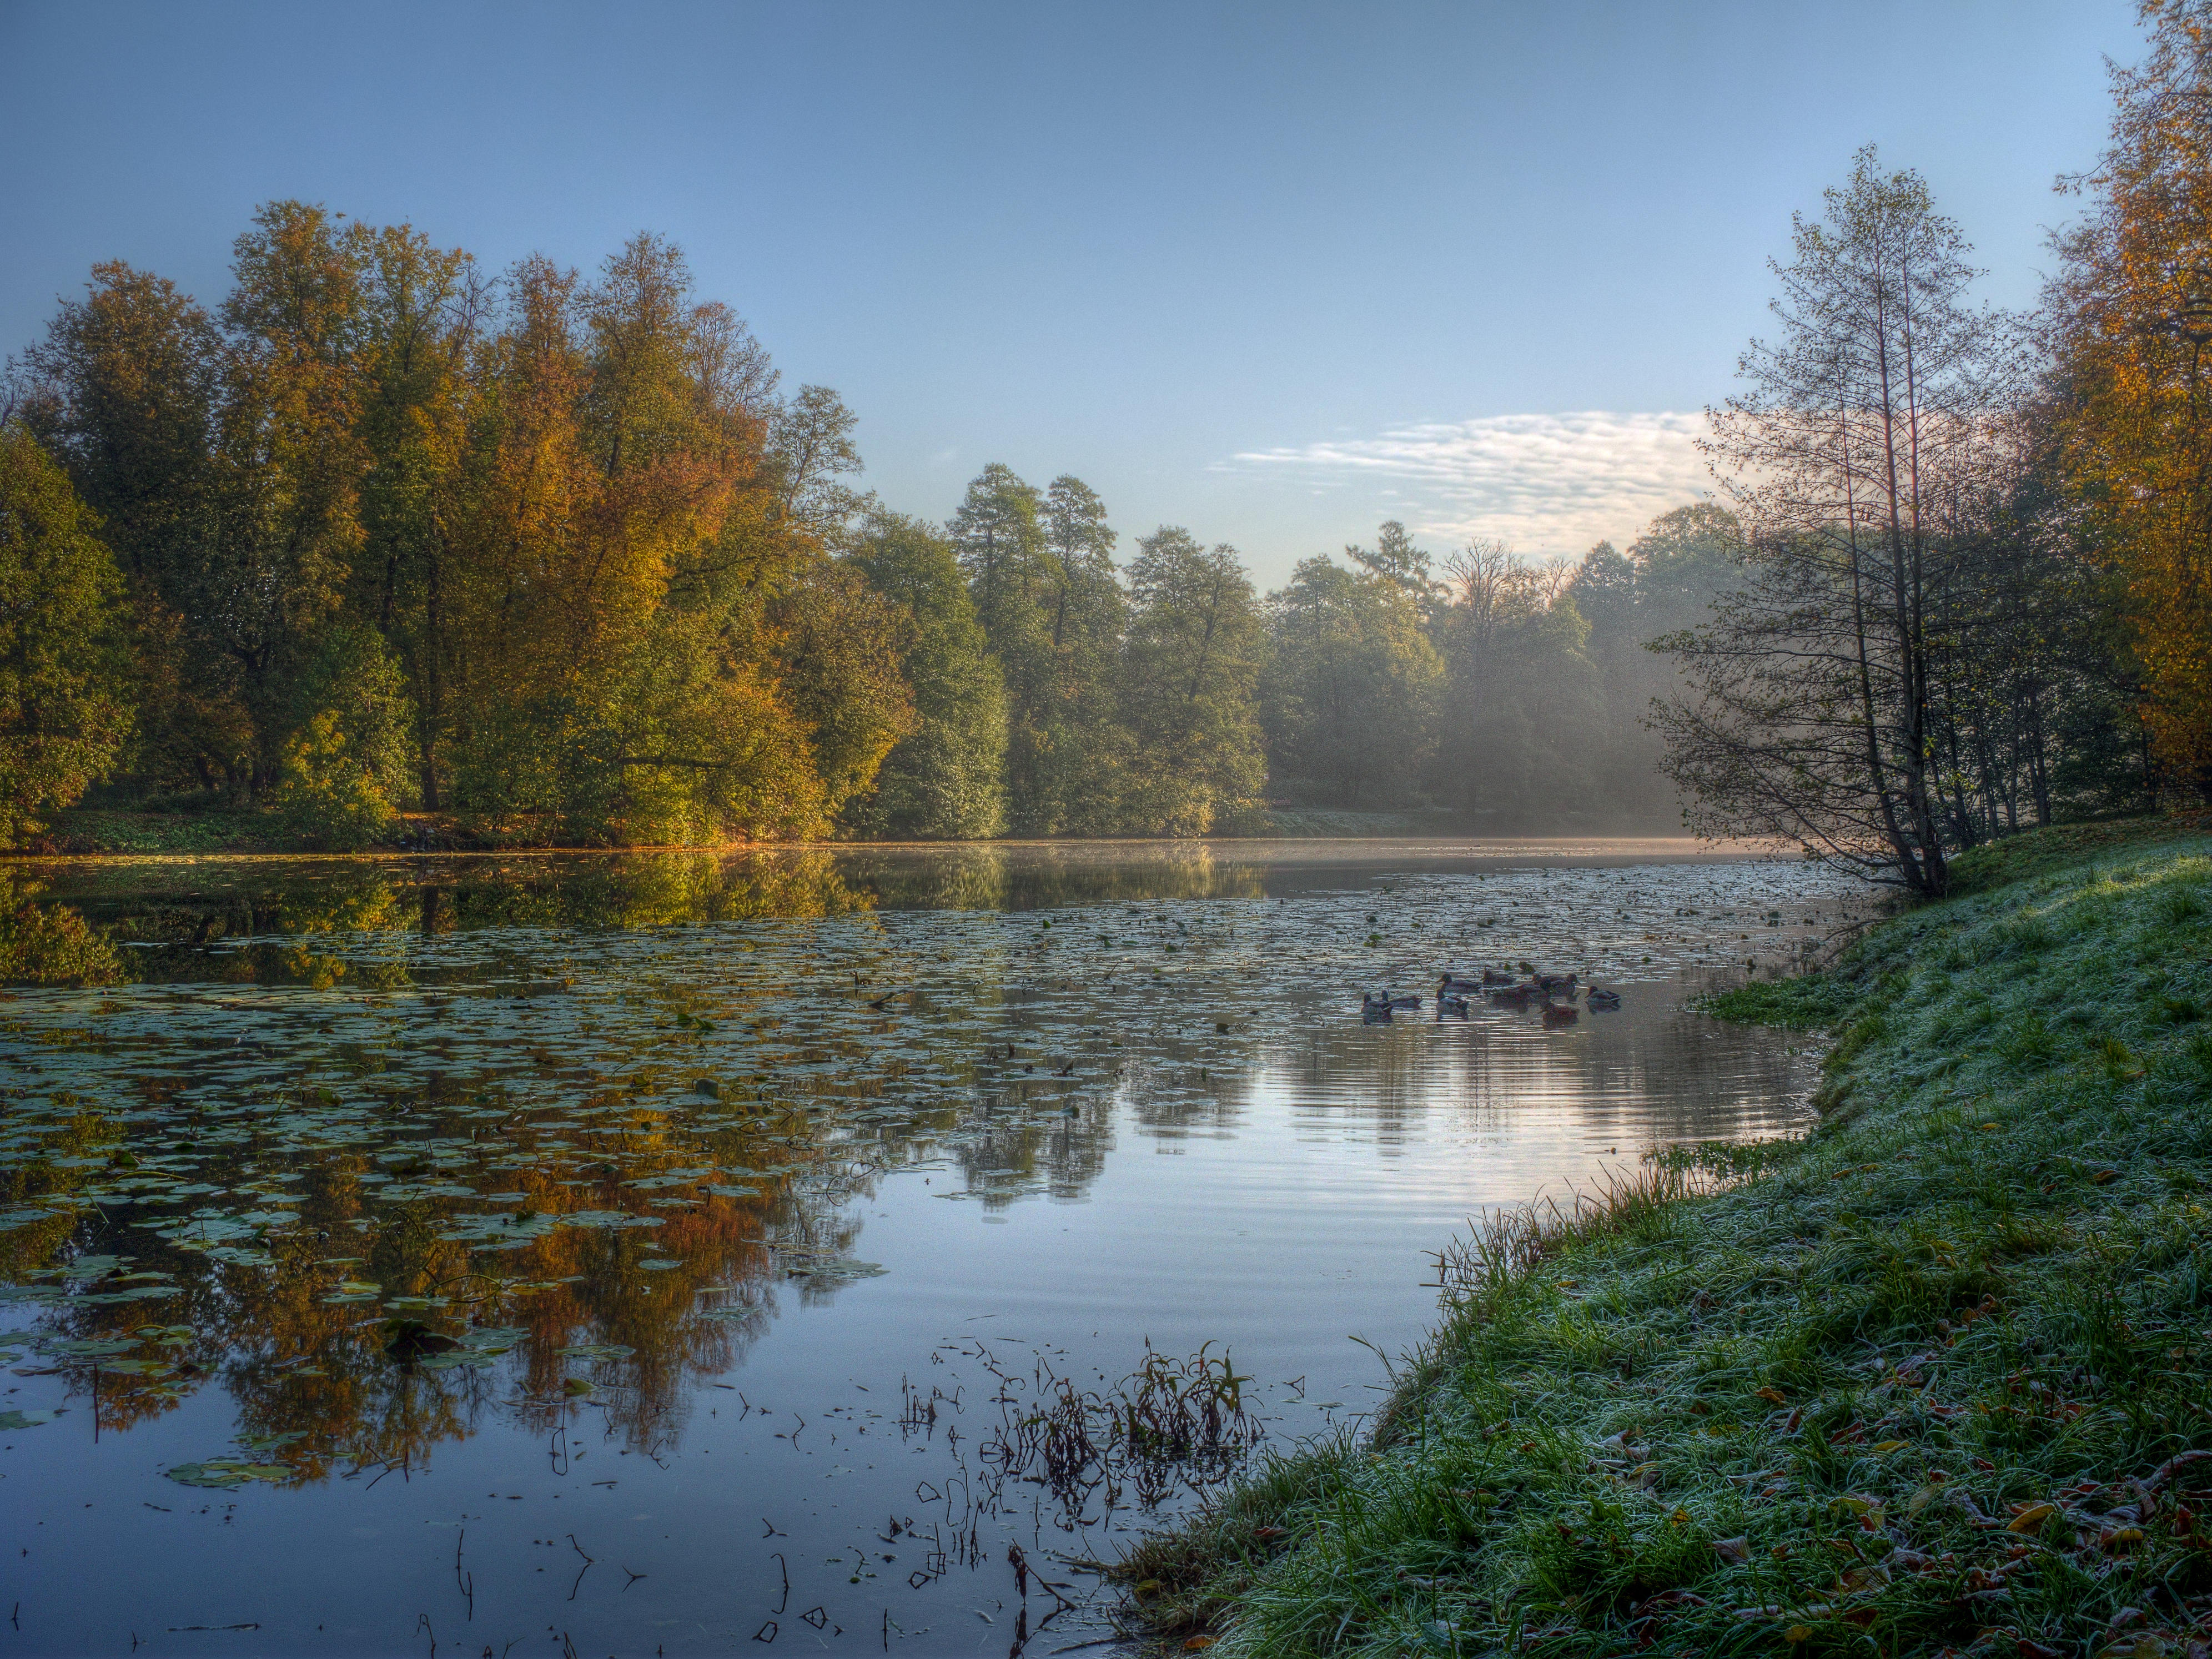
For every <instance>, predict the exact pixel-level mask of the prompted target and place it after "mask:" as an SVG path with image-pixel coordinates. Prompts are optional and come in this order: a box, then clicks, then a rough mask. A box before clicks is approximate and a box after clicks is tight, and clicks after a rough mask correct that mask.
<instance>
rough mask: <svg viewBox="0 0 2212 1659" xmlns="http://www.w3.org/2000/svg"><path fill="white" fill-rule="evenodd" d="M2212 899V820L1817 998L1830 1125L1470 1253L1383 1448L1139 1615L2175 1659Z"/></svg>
mask: <svg viewBox="0 0 2212 1659" xmlns="http://www.w3.org/2000/svg"><path fill="white" fill-rule="evenodd" d="M2208 918H2212V842H2207V841H2203V840H2193V841H2187V842H2177V843H2173V844H2170V845H2166V846H2163V847H2158V848H2150V849H2135V850H2122V851H2120V852H2118V853H2114V854H2109V855H2107V856H2105V857H2103V858H2101V859H2096V860H2090V861H2088V862H2086V863H2077V864H2074V865H2069V866H2064V867H2063V868H2061V869H2058V870H2056V871H2053V872H2047V873H2045V874H2042V875H2039V876H2037V877H2035V878H2031V879H2028V880H2024V881H2020V882H2015V883H2013V884H2009V885H2006V886H2003V887H2001V888H1997V889H1996V890H1990V891H1985V892H1981V893H1977V894H1974V895H1972V896H1966V897H1963V898H1960V899H1956V900H1954V901H1952V902H1948V903H1946V904H1943V905H1939V906H1934V907H1930V908H1924V909H1921V910H1917V911H1915V912H1913V913H1911V914H1910V915H1905V916H1903V917H1900V918H1899V919H1897V920H1895V921H1892V922H1889V923H1887V924H1886V925H1884V926H1883V927H1881V928H1879V929H1877V930H1876V931H1875V932H1874V933H1872V934H1870V935H1869V937H1868V938H1867V939H1865V940H1864V941H1863V942H1862V943H1861V944H1860V945H1859V946H1858V947H1857V949H1855V950H1854V951H1852V952H1851V953H1850V955H1849V956H1848V957H1846V958H1845V959H1844V962H1843V963H1841V964H1840V965H1839V967H1838V969H1837V970H1836V971H1835V972H1834V973H1833V974H1832V975H1830V977H1829V978H1828V980H1827V981H1826V982H1824V983H1820V984H1815V985H1812V986H1807V987H1800V988H1799V989H1798V990H1796V991H1795V992H1793V993H1792V994H1791V997H1792V1000H1793V1001H1794V1006H1795V1007H1796V1011H1797V1012H1801V1013H1805V1014H1809V1015H1810V1016H1812V1017H1814V1018H1819V1019H1821V1020H1822V1021H1824V1022H1833V1023H1834V1024H1837V1026H1838V1029H1839V1030H1840V1033H1841V1035H1840V1037H1839V1040H1838V1042H1837V1044H1836V1047H1835V1048H1834V1051H1833V1053H1832V1056H1831V1058H1830V1060H1829V1062H1828V1066H1827V1070H1826V1078H1825V1081H1824V1085H1823V1091H1824V1096H1825V1100H1824V1104H1825V1106H1826V1121H1824V1122H1823V1123H1822V1124H1821V1126H1820V1127H1819V1128H1818V1129H1817V1130H1816V1131H1815V1132H1814V1133H1813V1134H1812V1135H1811V1136H1810V1137H1808V1139H1804V1140H1802V1141H1796V1142H1790V1143H1784V1144H1776V1145H1769V1146H1763V1147H1757V1148H1751V1149H1742V1150H1739V1151H1736V1152H1712V1153H1709V1154H1707V1155H1705V1156H1704V1157H1702V1158H1683V1159H1677V1160H1675V1161H1674V1162H1672V1163H1669V1164H1660V1165H1655V1166H1651V1167H1650V1168H1648V1169H1647V1170H1646V1171H1645V1172H1644V1176H1642V1177H1641V1178H1640V1179H1639V1181H1638V1182H1637V1183H1636V1184H1635V1186H1634V1187H1633V1188H1623V1189H1621V1190H1620V1192H1618V1193H1616V1194H1614V1196H1613V1200H1612V1201H1611V1202H1609V1203H1607V1204H1606V1205H1603V1206H1596V1207H1593V1208H1589V1209H1586V1210H1585V1211H1584V1212H1583V1213H1582V1214H1581V1215H1580V1216H1579V1217H1577V1218H1575V1219H1574V1220H1573V1221H1572V1223H1571V1225H1560V1224H1559V1223H1558V1222H1556V1221H1554V1222H1553V1224H1552V1225H1548V1226H1544V1227H1536V1226H1534V1225H1529V1226H1524V1227H1522V1228H1521V1229H1520V1230H1519V1231H1510V1232H1509V1233H1508V1235H1506V1236H1505V1237H1503V1239H1502V1240H1501V1242H1500V1243H1499V1244H1498V1247H1497V1248H1495V1249H1492V1250H1491V1251H1490V1252H1489V1253H1488V1254H1487V1255H1484V1256H1481V1257H1479V1258H1477V1257H1470V1258H1469V1260H1468V1261H1467V1262H1465V1263H1464V1264H1462V1265H1463V1267H1464V1269H1465V1272H1464V1274H1463V1283H1462V1288H1461V1291H1460V1293H1459V1295H1458V1296H1457V1298H1456V1301H1455V1305H1454V1306H1452V1307H1451V1308H1450V1309H1449V1311H1448V1313H1447V1315H1446V1316H1445V1318H1444V1320H1443V1324H1442V1327H1441V1328H1440V1329H1439V1330H1438V1332H1437V1334H1436V1336H1435V1337H1434V1338H1433V1340H1431V1344H1430V1345H1429V1346H1428V1348H1427V1350H1426V1351H1425V1352H1424V1353H1423V1354H1421V1355H1420V1356H1419V1358H1418V1360H1417V1362H1416V1363H1415V1364H1414V1365H1413V1369H1412V1371H1411V1373H1410V1374H1409V1375H1408V1376H1406V1377H1405V1378H1404V1379H1403V1381H1402V1384H1401V1389H1400V1390H1399V1392H1398V1394H1397V1395H1396V1397H1395V1400H1394V1401H1393V1402H1392V1404H1391V1407H1390V1408H1389V1411H1388V1412H1387V1413H1385V1415H1384V1417H1383V1421H1382V1424H1381V1426H1380V1427H1379V1429H1378V1430H1377V1431H1376V1434H1375V1436H1374V1437H1372V1439H1371V1440H1369V1441H1365V1442H1360V1441H1355V1440H1352V1439H1349V1438H1347V1439H1344V1440H1340V1441H1336V1442H1333V1443H1327V1444H1323V1445H1320V1446H1316V1447H1314V1448H1312V1449H1309V1450H1307V1451H1305V1452H1304V1453H1302V1454H1300V1455H1296V1456H1291V1457H1285V1458H1282V1459H1279V1460H1278V1461H1276V1462H1273V1463H1271V1464H1270V1465H1268V1466H1267V1468H1263V1469H1261V1470H1259V1471H1257V1472H1256V1473H1255V1474H1254V1476H1253V1477H1252V1479H1251V1480H1249V1481H1248V1482H1247V1483H1246V1484H1245V1485H1244V1486H1243V1487H1242V1488H1240V1489H1239V1490H1237V1492H1234V1493H1233V1494H1232V1495H1231V1496H1230V1497H1229V1498H1227V1499H1226V1500H1225V1501H1224V1502H1223V1503H1221V1504H1218V1505H1217V1506H1216V1507H1215V1508H1214V1509H1213V1510H1212V1511H1211V1512H1210V1513H1209V1514H1207V1515H1206V1516H1204V1517H1202V1518H1201V1519H1200V1521H1199V1522H1197V1523H1195V1524H1194V1525H1193V1526H1191V1527H1189V1528H1186V1529H1185V1530H1183V1531H1182V1532H1180V1533H1177V1534H1171V1535H1169V1536H1166V1537H1163V1538H1161V1539H1158V1540H1156V1541H1152V1543H1150V1544H1148V1545H1147V1546H1146V1547H1145V1548H1144V1550H1143V1551H1142V1552H1141V1553H1139V1555H1138V1556H1136V1557H1135V1558H1133V1559H1132V1561H1131V1562H1130V1563H1129V1564H1128V1573H1129V1577H1130V1579H1131V1581H1132V1584H1133V1592H1134V1595H1135V1599H1136V1603H1137V1606H1138V1607H1139V1609H1140V1611H1141V1613H1142V1615H1143V1617H1144V1618H1145V1619H1146V1620H1147V1621H1148V1622H1149V1623H1150V1625H1151V1626H1152V1629H1153V1630H1154V1631H1155V1632H1157V1633H1158V1635H1159V1636H1160V1637H1161V1638H1163V1639H1164V1641H1165V1642H1167V1643H1168V1644H1170V1645H1173V1646H1176V1647H1182V1646H1188V1647H1203V1646H1206V1645H1208V1644H1209V1643H1210V1642H1212V1643H1213V1644H1214V1645H1213V1651H1214V1654H1215V1655H1216V1656H1217V1659H1225V1656H1231V1655H1245V1654H1249V1655H1266V1656H1268V1659H1281V1656H1293V1655H1301V1654H1351V1655H1370V1654H1371V1655H1383V1654H1390V1655H1401V1654H1402V1655H1413V1654H1449V1655H1466V1656H1474V1655H1487V1654H1491V1653H1493V1652H1498V1651H1516V1652H1521V1653H1534V1654H1551V1655H1569V1654H1577V1655H1579V1654H1615V1653H1622V1652H1628V1651H1633V1650H1638V1649H1639V1648H1640V1649H1642V1650H1645V1651H1649V1652H1653V1653H1662V1654H1666V1653H1680V1654H1701V1655H1703V1654H1720V1653H1733V1652H1774V1651H1778V1650H1785V1649H1791V1648H1794V1649H1795V1650H1798V1651H1802V1652H1806V1653H1825V1652H1846V1651H1848V1652H1851V1653H1861V1654H1863V1653H1872V1652H1880V1653H1883V1654H1912V1653H1929V1654H1933V1653H1937V1652H1940V1651H1942V1650H1944V1649H1947V1648H1950V1649H1957V1650H1972V1651H1976V1652H2002V1653H2004V1654H2007V1655H2010V1654H2015V1653H2020V1654H2028V1655H2034V1654H2041V1653H2069V1654H2070V1653H2089V1652H2092V1651H2098V1652H2106V1653H2110V1652H2116V1651H2117V1652H2131V1651H2133V1652H2142V1653H2150V1652H2162V1651H2169V1650H2172V1651H2179V1650H2180V1648H2179V1646H2173V1647H2168V1646H2164V1645H2160V1644H2166V1643H2176V1644H2178V1643H2179V1642H2180V1641H2182V1640H2183V1638H2184V1633H2185V1632H2192V1631H2197V1632H2202V1631H2203V1630H2205V1629H2212V1451H2206V1450H2205V1449H2207V1448H2212V1021H2208V1019H2207V1018H2206V1016H2207V1013H2208V1011H2212V961H2208V958H2212V921H2208ZM1743 1012H1761V1011H1758V1010H1750V1009H1747V1010H1744V1011H1743ZM1763 1012H1765V1013H1766V1014H1767V1015H1769V1016H1770V1017H1772V1016H1774V1015H1775V1014H1777V1013H1778V1012H1780V1013H1783V1014H1784V1015H1786V1014H1787V1013H1789V1012H1790V1007H1789V1006H1784V1007H1782V1008H1780V1009H1778V1008H1777V1006H1775V1003H1774V1000H1772V999H1769V1000H1768V1001H1767V1003H1766V1005H1765V1008H1764V1009H1763ZM2200 1457H2201V1458H2202V1460H2203V1461H2201V1462H2200V1461H2199V1459H2200ZM1214 1638H1218V1642H1216V1641H1215V1640H1214Z"/></svg>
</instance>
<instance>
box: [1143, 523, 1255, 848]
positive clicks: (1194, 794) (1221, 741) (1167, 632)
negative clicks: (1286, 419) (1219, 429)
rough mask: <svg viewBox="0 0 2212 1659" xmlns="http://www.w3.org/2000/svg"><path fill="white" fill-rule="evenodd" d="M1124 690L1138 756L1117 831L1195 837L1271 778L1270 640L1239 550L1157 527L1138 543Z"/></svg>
mask: <svg viewBox="0 0 2212 1659" xmlns="http://www.w3.org/2000/svg"><path fill="white" fill-rule="evenodd" d="M1137 549H1138V552H1137V557H1136V559H1135V560H1134V561H1133V562H1132V563H1131V564H1130V566H1129V596H1130V617H1129V631H1128V639H1127V645H1126V647H1125V648H1124V651H1123V654H1122V665H1121V692H1122V708H1123V717H1124V719H1125V720H1126V721H1127V726H1128V731H1129V735H1130V739H1131V743H1132V744H1133V758H1132V763H1131V767H1130V772H1129V776H1128V780H1127V784H1126V786H1125V789H1124V793H1123V797H1122V802H1121V812H1120V821H1121V828H1122V829H1124V830H1125V831H1127V832H1133V833H1135V834H1139V835H1160V836H1202V835H1204V834H1206V832H1207V831H1208V830H1209V829H1212V828H1214V827H1215V825H1216V824H1218V823H1221V822H1222V821H1223V820H1224V819H1225V818H1226V817H1229V816H1230V815H1231V814H1233V813H1236V812H1237V811H1243V810H1244V809H1246V808H1249V806H1251V805H1253V804H1254V803H1255V800H1256V799H1257V797H1258V795H1259V793H1260V790H1261V785H1262V784H1263V783H1264V782H1265V781H1266V778H1267V760H1266V752H1265V743H1264V739H1263V738H1262V736H1261V729H1260V720H1259V708H1258V703H1257V698H1256V691H1257V687H1258V681H1259V676H1260V667H1261V656H1262V653H1263V652H1264V649H1265V644H1266V636H1265V632H1264V629H1263V627H1262V624H1261V616H1260V607H1259V603H1258V601H1257V599H1256V598H1255V595H1254V593H1253V592H1252V583H1251V580H1250V579H1249V577H1248V576H1247V575H1246V574H1244V569H1243V565H1241V564H1240V563H1239V562H1237V550H1235V549H1234V548H1231V547H1228V546H1225V545H1224V546H1217V547H1215V548H1213V549H1212V550H1206V549H1205V548H1201V547H1200V545H1199V544H1198V543H1197V542H1196V541H1195V540H1194V539H1193V538H1192V537H1191V535H1190V532H1188V531H1186V530H1181V529H1175V528H1168V527H1163V528H1162V529H1160V530H1158V531H1156V532H1153V533H1152V535H1150V536H1146V537H1145V538H1141V539H1140V540H1139V542H1138V544H1137Z"/></svg>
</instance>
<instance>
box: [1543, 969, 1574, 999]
mask: <svg viewBox="0 0 2212 1659" xmlns="http://www.w3.org/2000/svg"><path fill="white" fill-rule="evenodd" d="M1575 983H1576V981H1575V976H1574V975H1572V974H1539V975H1536V986H1537V988H1538V989H1539V990H1541V991H1544V992H1547V993H1549V992H1553V991H1565V992H1566V993H1568V994H1570V995H1571V994H1573V992H1574V988H1575Z"/></svg>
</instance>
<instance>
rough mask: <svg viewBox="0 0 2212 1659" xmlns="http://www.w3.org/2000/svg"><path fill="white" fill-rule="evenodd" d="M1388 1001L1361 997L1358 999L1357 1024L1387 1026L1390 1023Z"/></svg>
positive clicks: (1382, 998) (1370, 996)
mask: <svg viewBox="0 0 2212 1659" xmlns="http://www.w3.org/2000/svg"><path fill="white" fill-rule="evenodd" d="M1390 1018H1391V1016H1390V999H1389V998H1388V997H1376V996H1372V995H1369V996H1363V997H1361V998H1360V999H1359V1023H1360V1024H1363V1025H1388V1024H1389V1023H1390Z"/></svg>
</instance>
